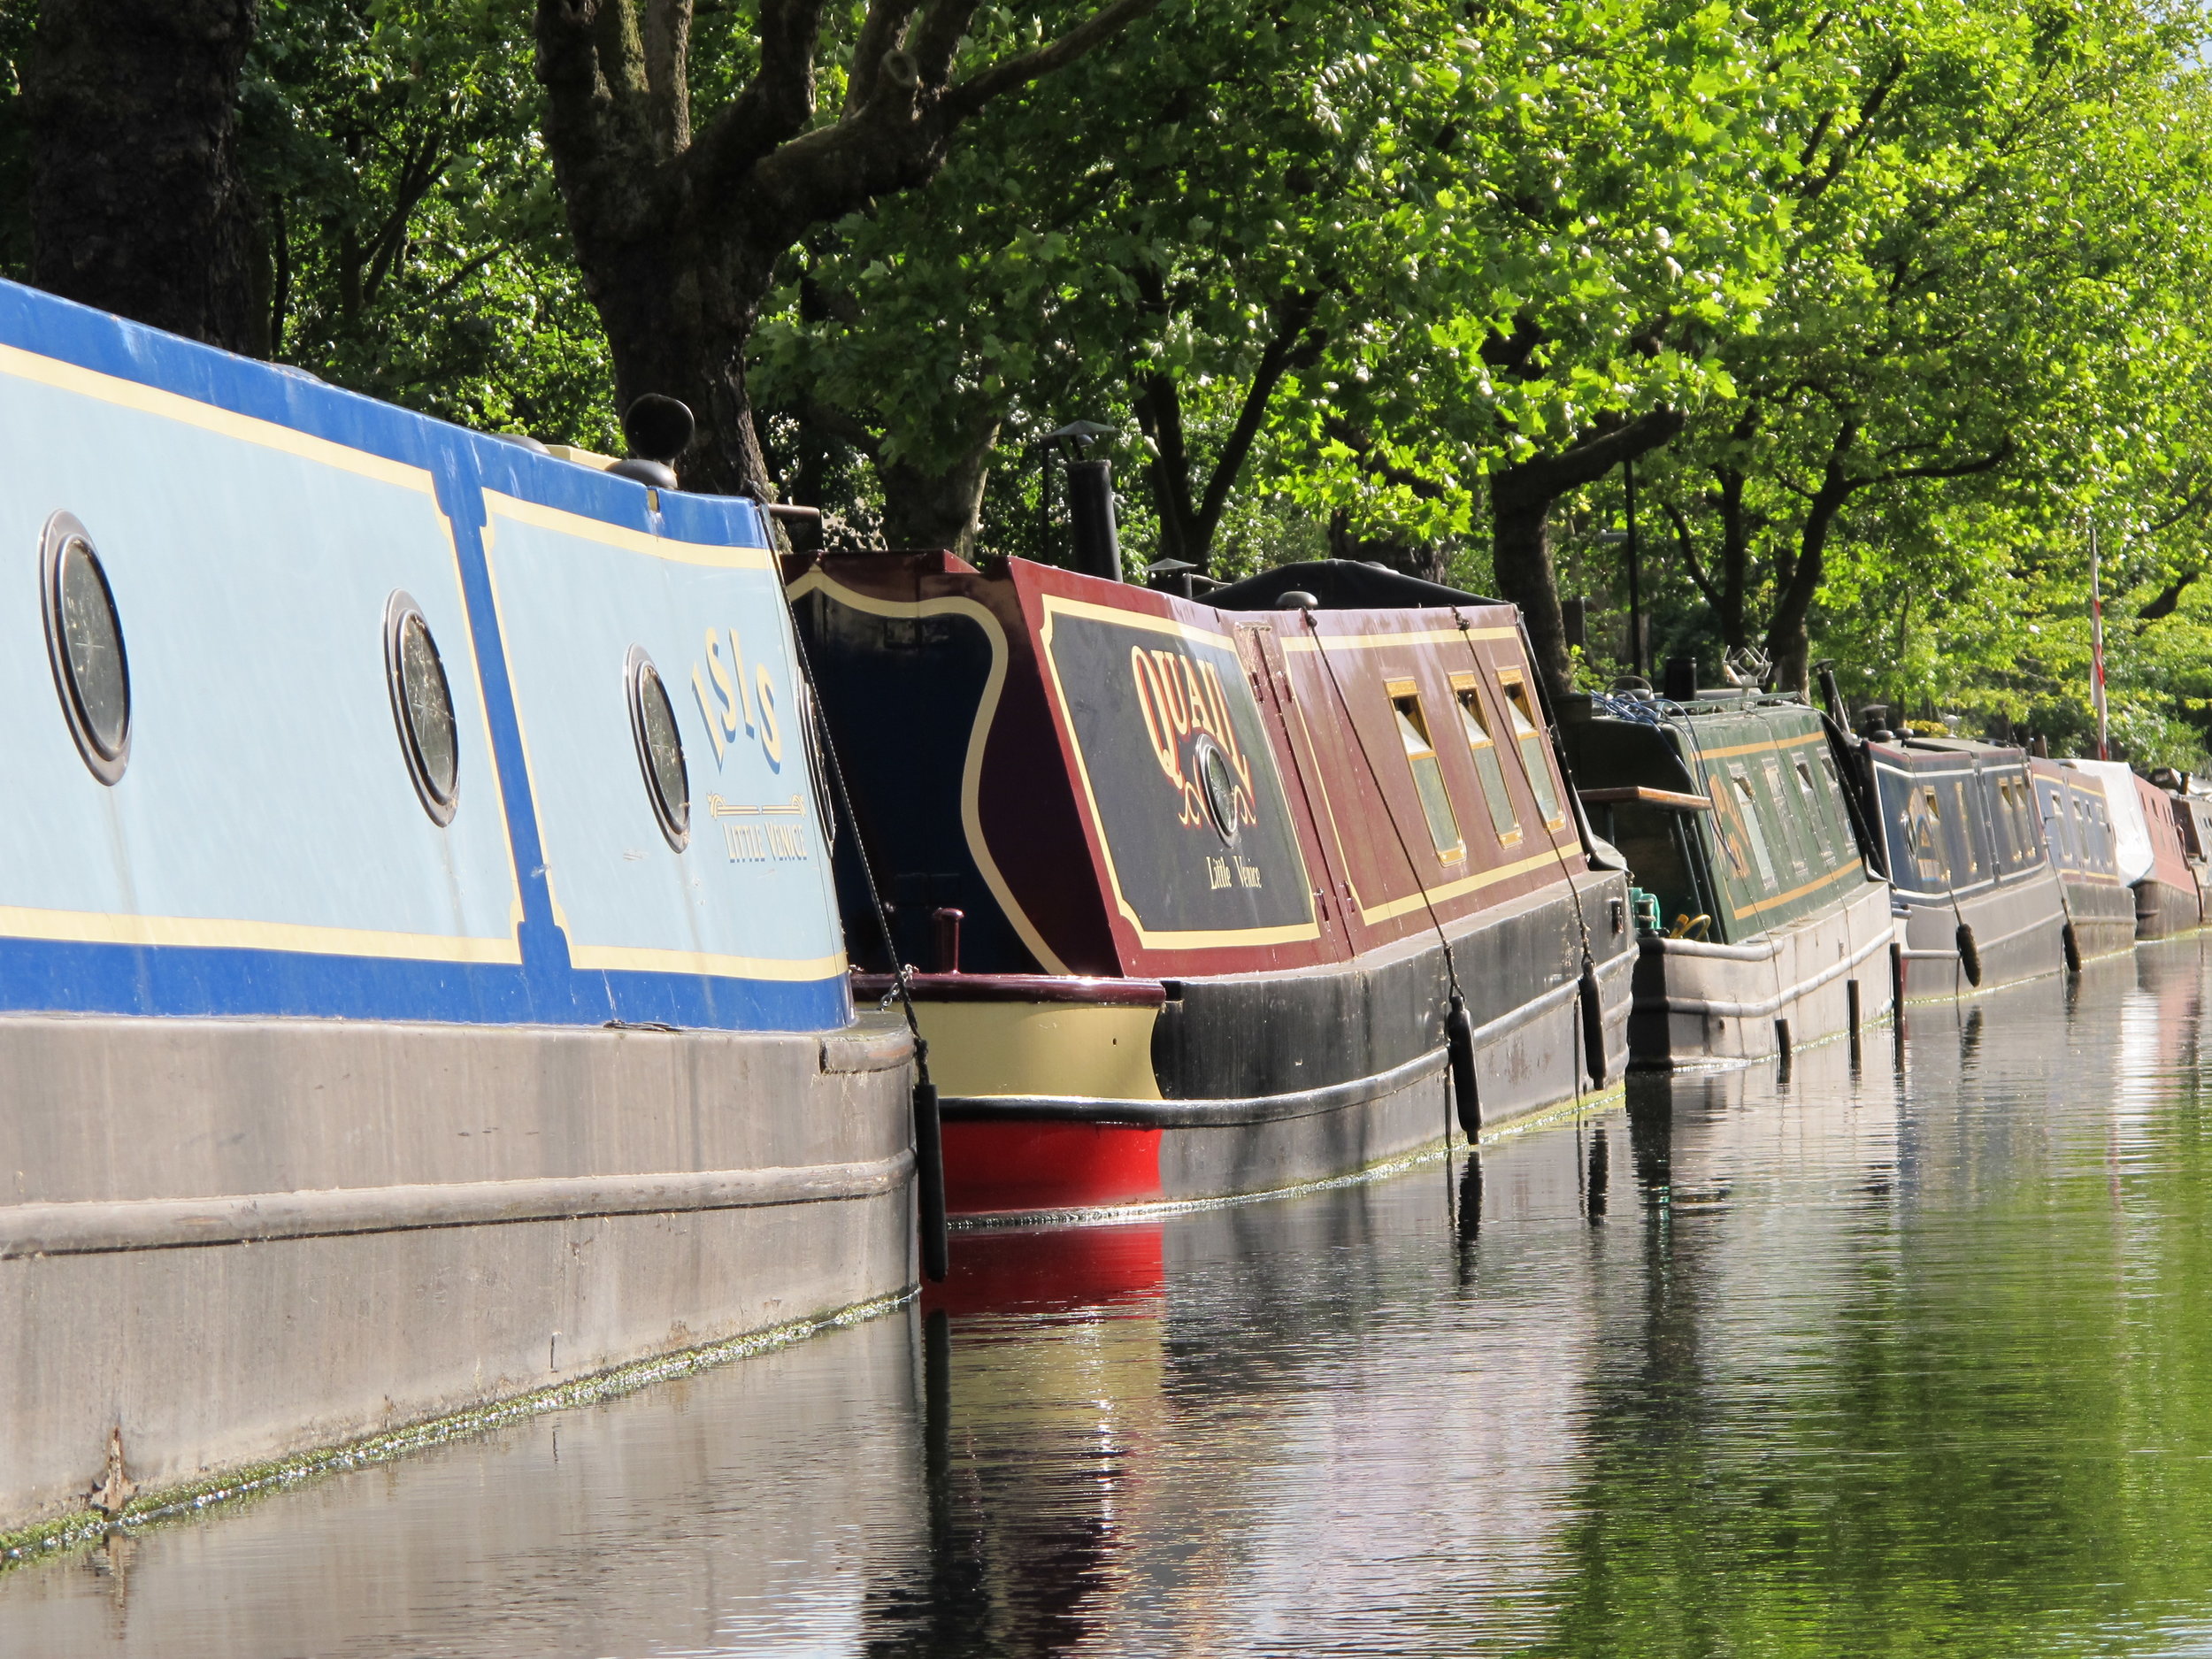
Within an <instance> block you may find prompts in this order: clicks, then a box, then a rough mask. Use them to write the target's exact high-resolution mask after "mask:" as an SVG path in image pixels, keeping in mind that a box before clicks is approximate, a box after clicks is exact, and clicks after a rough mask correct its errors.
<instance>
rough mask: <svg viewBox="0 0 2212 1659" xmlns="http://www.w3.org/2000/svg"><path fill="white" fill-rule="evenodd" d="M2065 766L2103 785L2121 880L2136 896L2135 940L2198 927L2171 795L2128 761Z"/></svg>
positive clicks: (2192, 881)
mask: <svg viewBox="0 0 2212 1659" xmlns="http://www.w3.org/2000/svg"><path fill="white" fill-rule="evenodd" d="M2061 764H2062V765H2065V766H2067V767H2069V768H2070V769H2072V770H2074V771H2076V772H2082V773H2085V774H2086V775H2087V776H2090V777H2093V778H2095V779H2097V780H2100V781H2101V783H2103V785H2104V787H2105V808H2106V811H2107V812H2108V815H2109V816H2110V818H2111V820H2112V826H2113V848H2114V856H2115V861H2116V864H2117V865H2118V868H2119V873H2120V879H2121V880H2123V881H2124V882H2126V883H2127V885H2128V886H2129V887H2131V889H2132V890H2133V893H2134V897H2135V936H2136V937H2137V938H2138V939H2168V938H2170V937H2172V936H2173V935H2174V934H2176V933H2187V932H2188V931H2190V930H2191V929H2192V928H2194V927H2198V926H2201V925H2202V924H2203V920H2204V912H2203V908H2202V905H2201V902H2200V900H2199V897H2198V889H2197V878H2196V873H2195V872H2193V871H2192V870H2191V869H2190V868H2189V858H2188V854H2187V852H2186V851H2185V849H2184V848H2183V845H2182V839H2181V826H2180V825H2179V824H2178V823H2177V822H2176V821H2175V817H2174V809H2173V797H2172V796H2170V795H2168V794H2167V793H2166V792H2165V791H2164V790H2163V789H2161V788H2159V787H2157V786H2156V785H2154V784H2153V783H2152V782H2151V781H2150V780H2148V779H2147V778H2144V777H2141V776H2139V774H2138V773H2137V772H2135V771H2134V769H2133V768H2132V767H2131V766H2129V765H2128V764H2127V763H2126V762H2125V761H2118V760H2069V761H2064V762H2062V763H2061Z"/></svg>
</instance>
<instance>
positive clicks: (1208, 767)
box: [1191, 732, 1242, 847]
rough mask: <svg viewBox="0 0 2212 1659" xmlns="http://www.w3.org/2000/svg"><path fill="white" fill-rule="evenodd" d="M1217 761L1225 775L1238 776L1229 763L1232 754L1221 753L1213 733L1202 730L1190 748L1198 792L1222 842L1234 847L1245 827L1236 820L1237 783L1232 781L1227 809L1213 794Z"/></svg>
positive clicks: (1229, 776) (1228, 776)
mask: <svg viewBox="0 0 2212 1659" xmlns="http://www.w3.org/2000/svg"><path fill="white" fill-rule="evenodd" d="M1215 763H1218V764H1220V767H1221V770H1222V773H1223V775H1224V776H1225V777H1227V778H1231V779H1233V778H1234V777H1235V776H1236V772H1235V770H1234V769H1233V767H1231V766H1230V764H1229V757H1228V756H1227V755H1225V754H1224V753H1223V752H1222V748H1221V745H1220V744H1218V743H1217V742H1215V741H1214V740H1213V738H1212V737H1211V736H1210V734H1208V733H1203V732H1202V733H1199V735H1198V741H1197V742H1196V743H1195V744H1194V745H1193V746H1192V749H1191V764H1192V767H1193V769H1194V771H1195V772H1197V773H1198V793H1199V795H1200V797H1201V798H1202V799H1203V800H1204V802H1205V803H1206V816H1207V817H1208V818H1211V819H1212V820H1213V826H1214V830H1215V832H1216V833H1217V834H1219V835H1220V837H1221V840H1222V843H1223V845H1225V846H1228V847H1233V846H1235V845H1236V844H1237V835H1238V833H1239V831H1240V829H1241V828H1242V826H1240V824H1239V823H1238V822H1237V812H1236V786H1235V784H1234V783H1232V784H1231V785H1230V786H1229V801H1228V804H1227V806H1226V808H1224V806H1223V804H1222V803H1221V802H1219V801H1218V800H1217V799H1215V797H1214V772H1213V768H1214V764H1215Z"/></svg>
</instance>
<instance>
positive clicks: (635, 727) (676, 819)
mask: <svg viewBox="0 0 2212 1659" xmlns="http://www.w3.org/2000/svg"><path fill="white" fill-rule="evenodd" d="M622 680H623V686H624V689H625V691H626V694H627V696H628V699H629V703H630V739H631V742H632V744H633V746H634V748H635V749H637V764H638V771H639V772H640V773H641V776H642V777H643V780H644V783H645V798H646V800H647V801H648V802H649V803H650V804H651V806H652V808H653V821H654V822H655V823H657V824H658V825H659V826H660V829H661V834H662V836H663V837H664V839H665V840H666V841H667V842H668V844H669V846H670V847H672V849H675V850H676V851H677V852H681V851H683V849H685V848H686V847H687V846H688V845H690V843H691V759H690V757H688V756H687V755H686V754H685V753H684V734H683V728H682V727H681V726H679V725H678V724H677V722H676V702H675V699H674V698H672V697H671V696H670V695H668V682H667V681H666V680H664V679H662V678H661V671H660V670H659V669H658V668H657V667H656V666H655V665H654V663H653V659H652V658H651V657H649V656H648V655H647V654H646V651H645V648H644V647H643V646H641V645H633V646H632V647H631V648H630V655H629V657H628V658H627V659H626V661H625V662H624V663H623V664H622ZM648 680H651V682H652V684H653V685H654V686H656V687H658V688H659V691H660V698H661V702H662V703H663V705H664V707H665V708H666V709H667V710H668V727H669V730H670V731H671V732H672V733H674V735H675V739H676V764H677V767H678V769H679V770H680V771H681V772H682V773H683V778H684V798H683V801H682V803H680V806H681V810H680V813H679V811H678V809H677V808H674V807H672V806H671V805H670V804H669V803H668V801H667V800H666V798H665V797H664V796H663V795H662V794H661V782H660V774H659V773H658V772H656V771H654V769H653V746H652V742H651V740H650V738H649V734H648V733H647V730H646V724H645V695H646V682H647V681H648Z"/></svg>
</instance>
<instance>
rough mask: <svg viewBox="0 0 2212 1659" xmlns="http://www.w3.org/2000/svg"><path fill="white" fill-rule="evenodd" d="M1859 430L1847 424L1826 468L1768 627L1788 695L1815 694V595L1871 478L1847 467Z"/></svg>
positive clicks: (1778, 680)
mask: <svg viewBox="0 0 2212 1659" xmlns="http://www.w3.org/2000/svg"><path fill="white" fill-rule="evenodd" d="M1858 436H1859V426H1858V422H1856V421H1855V420H1847V421H1845V422H1844V423H1843V428H1842V430H1841V431H1840V432H1839V433H1838V434H1836V441H1835V443H1834V445H1833V446H1832V448H1831V449H1830V450H1829V452H1828V461H1827V465H1825V466H1824V468H1823V469H1822V471H1821V476H1820V487H1819V488H1817V489H1816V490H1814V491H1813V498H1812V502H1811V503H1810V504H1809V506H1808V507H1807V508H1806V510H1805V524H1804V527H1803V528H1802V529H1801V530H1800V531H1799V532H1798V537H1797V553H1796V557H1794V558H1793V559H1792V560H1791V561H1790V566H1789V574H1788V580H1786V581H1785V582H1784V583H1783V584H1782V586H1781V588H1780V590H1779V591H1778V593H1777V594H1776V595H1775V596H1774V616H1773V618H1771V620H1770V621H1769V623H1768V625H1767V657H1768V658H1769V660H1770V661H1771V662H1772V663H1773V664H1774V683H1775V686H1776V687H1777V688H1778V689H1779V690H1782V691H1794V692H1797V693H1799V694H1801V695H1806V694H1808V693H1809V688H1810V681H1811V680H1812V656H1813V649H1812V636H1811V633H1810V631H1809V628H1808V627H1807V626H1806V625H1807V621H1808V619H1809V618H1810V617H1811V615H1812V609H1813V596H1814V595H1816V594H1817V593H1818V592H1819V591H1820V580H1821V577H1822V575H1823V574H1824V571H1825V568H1826V555H1827V550H1828V533H1829V532H1830V531H1831V530H1832V529H1833V528H1834V527H1835V522H1836V515H1837V514H1838V513H1839V512H1841V511H1843V505H1844V503H1846V502H1847V501H1849V500H1850V499H1851V497H1852V496H1853V495H1855V494H1856V493H1857V492H1858V491H1859V490H1861V489H1863V488H1865V487H1866V485H1867V483H1868V482H1869V481H1870V480H1864V479H1856V478H1853V477H1852V476H1851V475H1850V474H1849V473H1848V472H1847V471H1845V469H1844V457H1846V456H1847V455H1848V454H1850V453H1851V449H1852V446H1853V445H1854V444H1855V443H1856V442H1858Z"/></svg>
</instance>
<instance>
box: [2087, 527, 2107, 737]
mask: <svg viewBox="0 0 2212 1659" xmlns="http://www.w3.org/2000/svg"><path fill="white" fill-rule="evenodd" d="M2089 701H2090V703H2092V704H2093V705H2094V707H2095V708H2096V710H2097V758H2098V759H2099V760H2110V759H2111V758H2112V741H2111V740H2112V733H2111V731H2110V726H2109V722H2108V719H2107V718H2106V710H2105V700H2104V588H2103V585H2102V581H2101V572H2099V570H2098V568H2097V521H2096V520H2095V519H2094V518H2092V519H2091V520H2090V521H2089Z"/></svg>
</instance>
